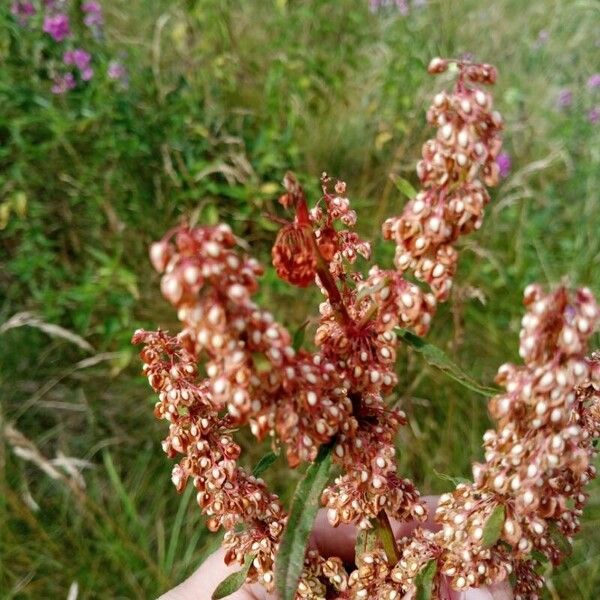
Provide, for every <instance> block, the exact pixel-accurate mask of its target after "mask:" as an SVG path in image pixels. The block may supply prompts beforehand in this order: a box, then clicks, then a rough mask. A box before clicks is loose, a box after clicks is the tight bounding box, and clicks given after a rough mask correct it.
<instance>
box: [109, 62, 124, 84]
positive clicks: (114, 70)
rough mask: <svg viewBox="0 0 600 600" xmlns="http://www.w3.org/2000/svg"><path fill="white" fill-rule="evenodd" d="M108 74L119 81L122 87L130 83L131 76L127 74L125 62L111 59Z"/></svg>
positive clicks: (110, 77)
mask: <svg viewBox="0 0 600 600" xmlns="http://www.w3.org/2000/svg"><path fill="white" fill-rule="evenodd" d="M106 75H107V76H108V78H109V79H112V80H113V81H118V82H119V83H120V84H121V87H123V88H126V87H127V86H128V85H129V78H128V76H127V69H126V68H125V66H124V65H123V63H121V62H119V61H118V60H111V61H110V63H109V64H108V69H107V71H106Z"/></svg>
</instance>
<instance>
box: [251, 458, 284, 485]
mask: <svg viewBox="0 0 600 600" xmlns="http://www.w3.org/2000/svg"><path fill="white" fill-rule="evenodd" d="M278 458H279V454H275V452H273V451H271V452H269V453H268V454H265V455H264V456H263V457H262V458H261V459H260V460H259V461H258V462H257V463H256V465H254V469H252V475H254V477H256V478H258V477H260V476H261V475H262V474H263V473H264V472H265V471H266V470H267V469H268V468H269V467H270V466H271V465H272V464H273V463H274V462H275V461H276V460H277V459H278Z"/></svg>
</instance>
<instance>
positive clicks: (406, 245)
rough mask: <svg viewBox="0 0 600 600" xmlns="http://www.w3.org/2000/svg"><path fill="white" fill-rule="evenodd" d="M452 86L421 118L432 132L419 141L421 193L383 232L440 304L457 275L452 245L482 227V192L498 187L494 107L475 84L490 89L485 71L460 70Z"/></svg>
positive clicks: (399, 260) (491, 77) (444, 64)
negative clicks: (450, 90) (421, 146)
mask: <svg viewBox="0 0 600 600" xmlns="http://www.w3.org/2000/svg"><path fill="white" fill-rule="evenodd" d="M449 64H450V63H449V62H448V61H445V60H442V59H434V60H433V61H432V63H431V65H430V68H429V70H430V72H432V73H442V72H444V71H446V70H447V69H448V67H449ZM457 66H458V71H459V75H458V81H457V84H456V87H455V89H454V90H453V91H452V92H451V93H447V92H440V93H439V94H437V95H436V96H435V98H434V100H433V104H432V105H431V108H430V109H429V111H428V112H427V120H428V122H429V123H430V124H431V125H433V126H434V127H436V128H437V130H438V133H437V136H436V137H435V138H432V139H430V140H428V141H427V142H425V144H424V146H423V152H422V154H423V158H422V160H421V161H420V162H419V163H418V165H417V175H418V176H419V179H420V181H421V184H422V185H423V189H422V190H421V191H420V192H419V193H418V194H417V195H416V197H415V198H414V199H413V200H411V201H410V202H409V203H408V204H407V205H406V207H405V209H404V211H403V213H402V215H400V216H399V217H393V218H391V219H388V220H387V221H386V222H385V223H384V226H383V235H384V237H385V238H386V239H390V240H394V241H395V242H396V244H397V247H396V258H395V264H396V268H397V269H398V270H399V271H400V272H402V273H404V272H405V271H407V270H409V269H410V270H411V271H412V272H413V274H414V275H415V277H416V278H417V279H419V280H420V281H423V282H425V283H427V284H428V285H429V286H430V287H431V290H432V292H433V293H434V294H435V297H436V298H437V299H438V300H446V299H447V298H448V295H449V293H450V290H451V287H452V278H453V277H454V274H455V272H456V265H457V260H458V254H457V251H456V249H455V247H454V243H455V242H456V240H457V239H458V238H459V237H460V236H462V235H465V234H467V233H470V232H471V231H473V230H474V229H479V228H480V227H481V224H482V222H483V209H484V207H485V205H486V204H487V203H488V202H489V200H490V197H489V194H488V192H487V190H486V188H485V186H494V185H496V184H497V183H498V178H499V171H498V165H497V163H496V158H497V157H498V154H499V153H500V149H501V147H502V142H501V140H500V136H499V134H500V131H501V130H502V118H501V117H500V114H499V113H498V112H496V111H494V110H493V108H492V97H491V95H490V94H489V93H488V92H486V91H484V90H483V89H481V88H479V87H477V86H476V85H474V84H476V83H480V82H481V83H490V84H491V83H494V82H495V80H496V70H495V69H494V67H492V66H491V65H485V64H484V65H472V64H466V63H458V65H457Z"/></svg>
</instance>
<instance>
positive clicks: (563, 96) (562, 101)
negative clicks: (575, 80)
mask: <svg viewBox="0 0 600 600" xmlns="http://www.w3.org/2000/svg"><path fill="white" fill-rule="evenodd" d="M571 104H573V92H572V91H571V90H570V89H569V88H563V89H562V90H560V92H558V96H557V97H556V106H557V107H558V108H563V109H564V108H569V106H571Z"/></svg>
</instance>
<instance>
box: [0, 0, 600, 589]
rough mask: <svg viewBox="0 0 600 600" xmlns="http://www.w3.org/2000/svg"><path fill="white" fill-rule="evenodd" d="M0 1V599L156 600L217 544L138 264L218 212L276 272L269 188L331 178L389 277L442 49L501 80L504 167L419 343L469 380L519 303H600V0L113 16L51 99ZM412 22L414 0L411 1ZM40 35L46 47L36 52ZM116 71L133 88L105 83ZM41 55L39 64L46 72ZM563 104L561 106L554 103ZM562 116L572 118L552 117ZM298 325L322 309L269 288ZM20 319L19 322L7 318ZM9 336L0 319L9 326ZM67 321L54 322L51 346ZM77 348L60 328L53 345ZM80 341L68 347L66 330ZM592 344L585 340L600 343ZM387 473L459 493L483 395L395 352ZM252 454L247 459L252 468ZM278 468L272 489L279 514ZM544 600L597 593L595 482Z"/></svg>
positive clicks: (166, 5) (495, 357) (216, 8)
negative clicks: (160, 383)
mask: <svg viewBox="0 0 600 600" xmlns="http://www.w3.org/2000/svg"><path fill="white" fill-rule="evenodd" d="M8 4H9V3H8V2H6V3H3V5H2V8H0V106H1V107H2V108H1V111H0V227H2V230H0V252H1V258H2V260H1V264H0V365H1V371H0V377H1V379H0V385H1V390H0V394H1V395H0V401H1V403H2V404H1V408H0V428H1V430H0V431H1V433H0V435H1V439H0V464H1V466H2V469H1V474H0V478H1V481H0V485H1V489H0V540H1V541H0V596H1V597H2V598H66V597H67V594H68V592H69V590H70V593H71V595H70V596H69V598H70V600H74V598H76V597H79V598H115V599H116V598H151V597H155V596H156V595H158V593H159V592H160V591H163V590H165V589H167V588H168V587H169V586H171V585H173V584H174V583H175V582H177V581H179V580H180V579H181V578H183V577H184V576H186V574H189V573H190V572H191V571H192V570H193V569H194V568H195V567H196V566H197V565H198V564H199V562H200V561H201V560H202V557H203V556H204V554H205V553H206V551H207V550H208V549H209V547H210V544H211V542H210V541H209V538H208V536H207V535H206V530H205V528H204V526H203V521H202V518H201V516H200V515H199V511H198V510H197V508H196V507H195V503H194V499H193V497H192V495H191V493H190V492H191V490H188V492H186V494H185V495H184V497H183V501H182V499H181V498H179V497H177V495H176V493H175V491H174V488H173V487H172V485H171V483H170V481H169V472H170V465H169V461H168V460H167V459H166V458H165V457H164V455H163V454H162V452H161V451H160V446H159V440H160V439H161V430H162V425H161V424H157V423H155V422H154V420H153V416H152V405H153V398H152V394H151V393H150V390H149V388H148V387H147V384H146V382H145V381H144V379H143V378H141V377H139V371H140V365H139V362H138V361H137V358H136V356H135V350H133V349H131V348H130V346H129V339H130V336H131V332H132V331H133V330H134V329H135V328H137V327H139V326H147V327H155V326H156V325H158V324H160V325H161V326H162V327H165V328H169V327H174V326H175V323H174V315H173V314H172V312H171V311H170V309H169V307H168V306H167V305H166V303H165V302H164V301H163V300H162V299H161V298H160V296H159V293H158V278H157V277H156V275H154V274H153V273H152V272H151V270H150V267H149V264H148V261H147V258H146V250H147V247H148V244H149V242H150V241H151V240H155V239H157V238H159V237H160V236H161V235H162V234H163V232H164V231H166V230H167V229H168V228H169V227H170V226H172V225H173V224H175V223H177V221H178V220H179V219H180V218H181V217H182V216H187V217H190V216H191V217H192V218H194V219H197V220H198V221H202V222H211V223H212V222H216V221H217V220H225V221H227V222H229V223H231V224H232V226H233V227H234V229H235V231H236V233H238V234H239V235H240V236H242V237H244V238H245V239H246V240H248V241H249V242H250V243H251V245H252V250H253V251H254V252H255V253H256V254H257V255H258V257H259V258H261V259H262V261H263V262H264V263H265V264H269V258H268V257H269V250H270V244H271V242H272V240H273V235H274V232H273V226H272V224H271V223H269V221H268V220H267V219H265V218H264V216H263V214H264V213H265V212H268V211H270V210H274V206H275V203H274V199H275V198H276V197H277V195H278V193H279V182H280V181H281V179H282V176H283V173H284V172H285V171H286V170H287V169H292V170H294V171H296V172H297V173H298V174H299V176H300V178H301V179H302V180H303V181H305V182H306V183H307V185H308V186H309V188H310V189H312V190H314V191H316V184H317V182H318V176H319V174H320V173H321V172H322V171H323V170H326V171H328V172H329V173H331V174H335V175H337V176H339V177H340V178H343V179H345V180H346V181H347V182H348V185H349V192H350V197H351V199H352V201H353V203H354V205H355V207H356V208H357V210H358V212H359V218H360V228H361V230H362V232H363V233H364V234H365V235H367V236H369V237H370V238H371V239H373V240H374V242H375V248H376V256H377V258H378V259H379V260H380V262H382V263H385V262H386V261H388V262H389V261H391V256H392V252H393V248H392V247H391V245H384V244H383V243H381V242H380V236H379V227H380V224H381V222H382V220H383V219H384V218H385V217H386V216H389V215H392V214H394V213H397V212H399V211H400V210H401V207H402V204H403V202H404V199H403V198H402V196H401V194H400V193H399V192H398V191H397V190H396V189H395V187H394V185H393V184H392V182H391V180H390V174H391V175H399V176H402V177H405V178H407V179H410V180H411V181H413V183H414V182H415V177H414V165H415V162H416V160H417V158H418V155H419V152H420V146H421V144H422V142H423V141H424V140H425V139H426V136H427V135H428V129H427V127H426V125H425V120H424V116H425V109H426V107H427V106H428V102H429V99H430V97H431V96H432V94H433V92H434V90H435V89H437V88H439V86H440V85H442V84H443V83H444V80H443V79H441V80H440V79H437V80H435V79H432V78H430V77H429V76H427V75H426V73H425V66H426V64H427V63H428V61H429V59H430V58H431V57H432V56H435V55H441V56H456V55H461V54H463V53H471V54H472V55H474V57H475V58H476V59H478V60H482V61H489V62H493V63H494V64H496V65H497V66H498V68H499V70H500V73H501V76H500V80H499V83H498V85H497V89H496V91H495V93H496V104H497V107H498V108H499V109H500V110H501V112H502V113H503V114H504V116H505V119H506V136H505V147H506V149H507V151H508V152H509V153H510V155H511V157H512V163H513V167H512V172H511V173H510V175H509V176H508V177H507V178H506V179H505V180H504V181H503V183H502V185H501V186H500V187H499V188H498V189H497V190H496V191H495V193H494V200H493V203H492V205H491V206H490V208H489V210H488V212H487V217H486V221H485V224H484V227H483V228H482V230H481V231H480V232H479V233H478V234H476V235H474V236H471V237H470V238H469V239H468V240H467V241H466V242H465V243H464V245H463V250H462V258H461V265H460V271H459V274H458V277H457V285H456V289H455V291H454V296H453V298H452V301H451V302H450V303H449V305H448V306H447V307H446V308H444V309H443V310H442V311H441V312H440V313H439V314H438V315H437V317H436V320H435V323H434V327H433V330H432V333H431V336H430V339H431V340H432V341H434V342H435V343H437V344H438V345H440V346H442V347H444V348H445V349H446V350H447V351H448V352H449V354H450V355H451V356H452V357H453V359H454V360H455V361H456V362H458V363H459V364H460V365H462V366H463V367H464V368H466V369H467V370H468V371H470V372H471V373H472V374H473V375H474V376H476V377H477V378H478V379H479V380H480V381H482V382H485V383H490V382H491V381H492V379H493V376H494V374H495V371H496V369H497V367H498V366H499V365H500V364H501V363H503V362H505V361H507V360H517V355H516V351H517V339H518V328H519V320H520V314H521V293H522V289H523V288H524V287H525V285H526V284H527V283H529V282H531V281H534V280H537V281H541V282H544V283H556V282H558V281H560V280H561V279H563V278H566V279H567V280H568V281H569V282H571V283H573V284H587V285H589V286H590V287H591V288H592V289H593V291H594V292H595V293H596V294H600V277H599V275H598V267H599V262H600V236H599V232H600V210H599V199H598V189H599V187H600V125H598V124H594V123H592V122H590V118H589V115H588V112H589V111H590V110H591V109H592V108H593V107H594V106H596V105H598V104H600V90H599V89H595V90H594V89H589V87H588V86H587V85H586V82H587V80H588V78H589V77H590V76H591V75H593V74H594V73H597V72H599V71H600V50H599V48H600V33H599V32H600V5H599V4H598V3H597V2H596V1H595V0H569V1H565V0H529V1H528V2H523V1H522V0H496V1H495V2H493V3H492V2H481V1H477V0H454V1H451V0H429V1H428V2H426V3H423V2H419V3H416V2H415V3H413V4H414V5H415V6H413V8H412V9H411V11H410V13H409V14H408V15H401V14H400V13H399V12H398V11H397V10H395V9H391V8H390V9H384V10H380V11H378V12H375V13H372V12H370V11H369V7H368V3H367V2H366V1H363V0H335V1H325V0H252V1H247V0H246V1H241V0H195V1H194V0H189V1H187V2H186V1H184V0H172V1H169V0H156V1H153V2H150V1H145V0H113V1H111V2H107V3H105V6H104V11H105V18H106V25H105V28H104V38H103V39H102V40H100V41H98V40H97V41H96V42H94V44H95V46H94V49H93V64H94V67H95V70H96V74H95V76H94V78H93V79H92V81H91V82H90V83H89V84H88V85H86V86H81V87H79V88H77V89H75V90H73V91H71V92H69V93H68V94H66V95H64V96H53V94H52V93H51V92H50V83H49V81H48V78H47V76H46V75H45V72H44V69H43V64H42V63H41V59H42V58H43V57H44V54H45V53H48V52H51V51H52V48H50V49H49V46H48V45H47V43H46V42H42V41H41V39H42V36H41V34H40V32H39V31H37V32H36V31H33V30H29V29H27V28H22V27H19V26H18V25H17V24H16V23H15V21H14V19H13V18H12V16H11V15H10V14H9V6H8ZM417 5H419V6H417ZM43 44H46V46H44V45H43ZM115 56H118V57H120V59H121V60H122V62H123V63H124V64H125V65H126V67H127V70H128V73H129V86H128V87H126V88H125V87H120V86H115V85H114V82H112V81H111V80H109V79H108V78H107V77H106V76H105V74H104V73H105V69H106V65H107V64H108V61H109V60H110V59H111V57H115ZM40 57H41V58H40ZM564 90H569V91H570V92H571V93H572V102H571V103H570V105H568V106H562V107H560V106H559V105H558V104H557V98H558V97H559V95H560V93H561V91H563V94H564ZM563 104H564V103H563ZM264 290H267V291H266V292H263V295H262V298H261V301H262V302H264V303H265V304H267V305H269V306H270V307H271V308H272V309H273V310H274V312H275V313H276V314H277V316H278V317H279V318H281V319H282V320H284V321H285V322H286V323H287V324H288V325H289V326H290V328H292V329H293V328H294V327H295V326H297V325H299V323H300V321H301V320H302V317H301V315H302V314H303V313H304V312H305V310H307V309H308V310H313V309H314V308H315V304H314V302H315V296H314V294H311V293H307V294H306V295H304V296H302V295H300V294H298V293H297V291H296V290H293V291H292V290H290V289H289V288H287V287H286V286H285V285H283V284H282V283H280V282H277V281H276V279H275V277H274V273H273V272H272V270H270V269H269V270H268V272H267V274H266V276H265V285H264ZM24 311H28V312H29V313H35V315H37V316H34V315H33V314H29V315H25V316H23V315H22V314H21V316H20V317H19V320H15V319H14V318H13V319H12V320H11V318H12V317H14V315H15V314H17V313H23V312H24ZM2 323H3V324H4V325H1V324H2ZM59 327H62V328H64V330H63V329H59ZM67 332H70V334H69V333H67ZM74 335H76V336H80V337H74ZM598 341H599V340H598V337H596V342H598ZM399 371H400V381H401V383H400V386H399V389H398V394H399V396H401V400H402V403H403V406H404V408H405V410H406V411H407V413H408V414H409V419H410V426H408V427H407V428H405V429H404V431H403V432H402V434H401V437H400V439H399V441H398V443H399V448H400V453H399V456H400V462H401V464H400V468H401V470H402V472H403V473H406V474H407V475H408V476H410V477H413V478H414V479H415V480H416V481H417V482H418V484H419V486H420V488H421V489H422V490H424V491H425V492H427V493H439V492H442V491H444V490H447V489H450V488H451V486H452V485H453V484H452V483H451V482H450V481H449V480H448V479H447V477H445V475H451V476H468V475H469V464H470V461H471V460H472V459H474V458H476V457H479V456H481V448H480V444H481V434H482V433H483V431H484V430H485V429H486V427H487V426H488V424H489V423H488V417H487V413H486V408H485V402H484V400H483V399H482V398H481V397H478V396H477V395H476V394H471V393H468V392H467V391H466V390H465V389H463V388H460V387H459V386H457V385H454V384H453V383H452V382H451V381H450V380H448V379H446V378H444V376H443V375H440V374H438V373H436V372H434V371H432V370H431V369H430V368H428V367H427V366H426V365H425V364H424V362H423V361H422V360H421V358H420V357H419V356H417V355H414V354H413V353H411V352H410V351H407V352H405V353H403V355H402V356H401V357H400V361H399ZM265 450H266V449H264V448H259V449H255V450H253V451H249V452H248V455H247V458H248V460H253V459H255V458H256V457H257V456H258V455H260V454H262V453H263V452H264V451H265ZM283 473H285V470H284V468H283V466H281V465H280V468H273V469H272V470H271V471H270V472H269V473H268V474H267V476H266V477H267V478H268V479H269V480H270V482H271V483H272V484H273V486H274V487H275V488H276V489H278V490H279V491H280V492H281V494H282V495H283V497H284V498H287V497H288V496H289V492H290V490H291V489H292V486H293V485H294V483H295V482H294V481H293V480H291V479H290V478H288V477H287V476H286V477H283V476H282V475H281V474H283ZM591 491H592V499H591V501H590V505H589V508H588V510H587V512H586V515H585V518H584V526H583V532H582V534H581V535H580V537H579V538H578V540H577V542H576V544H575V552H574V554H573V556H572V557H571V558H570V560H569V561H568V562H567V563H566V564H565V565H564V566H563V567H561V568H560V569H558V570H557V571H555V572H552V573H550V572H549V573H548V575H549V589H550V592H549V596H548V597H549V598H552V599H557V598H564V599H567V598H568V599H592V598H596V597H597V590H598V589H600V558H599V556H600V540H599V539H598V536H597V535H594V533H595V532H597V528H598V526H599V525H600V484H598V483H595V484H594V485H593V486H592V490H591Z"/></svg>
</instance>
